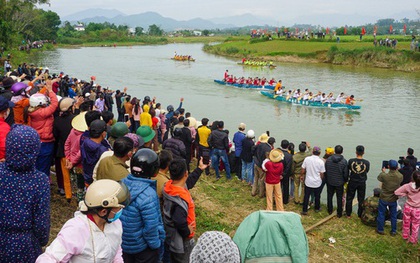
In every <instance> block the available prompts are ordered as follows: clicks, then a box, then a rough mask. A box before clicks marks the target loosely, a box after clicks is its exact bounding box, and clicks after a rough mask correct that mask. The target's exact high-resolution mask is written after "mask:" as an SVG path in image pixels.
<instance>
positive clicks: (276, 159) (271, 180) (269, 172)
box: [262, 149, 284, 211]
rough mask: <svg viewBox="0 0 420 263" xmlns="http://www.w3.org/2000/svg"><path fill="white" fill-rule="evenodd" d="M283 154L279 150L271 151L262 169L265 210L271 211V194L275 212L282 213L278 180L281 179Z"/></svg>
mask: <svg viewBox="0 0 420 263" xmlns="http://www.w3.org/2000/svg"><path fill="white" fill-rule="evenodd" d="M283 158H284V155H283V152H282V151H281V150H279V149H274V150H271V152H270V154H269V156H268V161H267V162H265V161H264V162H263V165H262V168H263V170H264V171H265V172H266V177H265V190H266V196H267V210H273V194H274V198H275V201H276V209H277V211H283V210H284V207H283V200H282V194H281V185H280V180H281V179H282V178H283V169H284V166H283V163H282V162H281V161H282V160H283Z"/></svg>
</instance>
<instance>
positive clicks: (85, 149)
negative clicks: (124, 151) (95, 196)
mask: <svg viewBox="0 0 420 263" xmlns="http://www.w3.org/2000/svg"><path fill="white" fill-rule="evenodd" d="M82 137H83V135H82ZM108 150H109V148H107V147H105V146H104V145H103V144H102V143H96V142H94V141H92V140H91V139H90V138H84V139H83V140H82V138H81V143H80V152H81V155H82V166H83V177H84V178H85V182H87V183H88V184H91V183H92V182H93V179H92V175H93V169H94V168H95V165H96V163H97V162H98V161H99V158H100V157H101V155H102V154H103V153H104V152H106V151H108Z"/></svg>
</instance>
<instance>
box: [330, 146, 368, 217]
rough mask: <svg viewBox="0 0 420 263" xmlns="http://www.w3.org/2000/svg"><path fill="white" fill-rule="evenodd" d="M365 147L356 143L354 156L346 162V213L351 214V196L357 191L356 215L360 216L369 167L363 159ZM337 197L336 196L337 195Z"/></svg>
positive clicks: (348, 215)
mask: <svg viewBox="0 0 420 263" xmlns="http://www.w3.org/2000/svg"><path fill="white" fill-rule="evenodd" d="M364 153H365V147H363V145H358V146H357V147H356V158H353V159H350V160H349V162H348V169H349V183H348V185H347V196H346V215H347V217H350V216H351V213H352V204H353V198H354V196H355V194H356V191H357V201H358V204H359V208H358V209H357V216H358V217H361V216H362V212H363V205H362V203H363V201H364V200H365V196H366V180H367V174H368V172H369V169H370V163H369V161H368V160H365V159H363V155H364ZM337 198H338V197H337Z"/></svg>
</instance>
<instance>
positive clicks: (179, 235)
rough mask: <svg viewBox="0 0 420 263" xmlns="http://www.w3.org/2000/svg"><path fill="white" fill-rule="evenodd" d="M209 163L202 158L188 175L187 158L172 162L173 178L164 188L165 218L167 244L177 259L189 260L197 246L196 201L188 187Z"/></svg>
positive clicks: (171, 173)
mask: <svg viewBox="0 0 420 263" xmlns="http://www.w3.org/2000/svg"><path fill="white" fill-rule="evenodd" d="M207 166H208V165H205V164H203V161H202V159H201V160H200V164H199V166H198V167H197V168H196V169H195V170H194V171H193V172H192V173H191V174H190V175H188V172H187V165H186V164H185V161H184V160H180V159H175V160H173V161H172V162H171V164H170V165H169V173H170V175H171V180H169V181H168V182H167V183H166V184H165V187H164V189H163V204H164V205H163V210H164V211H163V214H164V217H163V222H164V225H165V231H166V240H165V247H167V248H168V250H167V251H169V252H170V255H171V262H173V263H177V262H188V261H189V257H190V254H191V251H192V249H193V247H194V235H195V228H196V221H195V205H194V202H193V200H192V197H191V194H190V192H189V191H188V189H191V188H193V187H194V185H195V184H196V182H197V181H198V179H199V178H200V175H201V173H202V172H203V170H204V169H205V168H206V167H207ZM165 251H166V249H165Z"/></svg>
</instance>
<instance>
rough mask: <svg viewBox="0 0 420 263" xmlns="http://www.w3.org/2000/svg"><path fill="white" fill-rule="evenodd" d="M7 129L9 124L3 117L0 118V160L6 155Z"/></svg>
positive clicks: (8, 129)
mask: <svg viewBox="0 0 420 263" xmlns="http://www.w3.org/2000/svg"><path fill="white" fill-rule="evenodd" d="M9 131H10V126H9V124H7V123H6V122H5V121H4V119H3V118H0V160H1V159H4V158H5V157H6V136H7V134H8V133H9Z"/></svg>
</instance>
